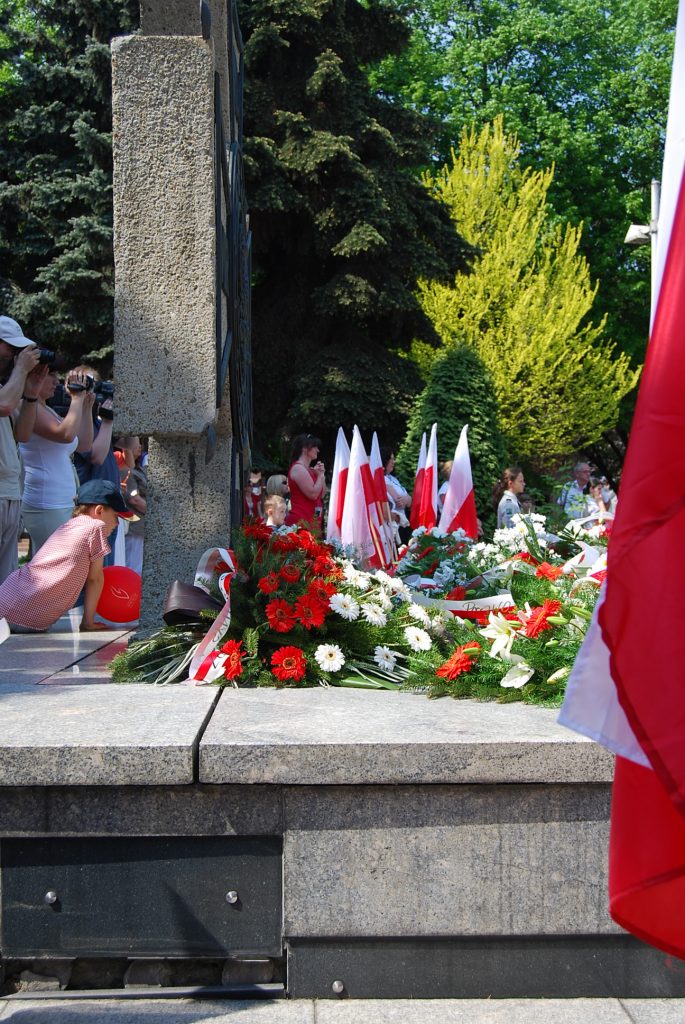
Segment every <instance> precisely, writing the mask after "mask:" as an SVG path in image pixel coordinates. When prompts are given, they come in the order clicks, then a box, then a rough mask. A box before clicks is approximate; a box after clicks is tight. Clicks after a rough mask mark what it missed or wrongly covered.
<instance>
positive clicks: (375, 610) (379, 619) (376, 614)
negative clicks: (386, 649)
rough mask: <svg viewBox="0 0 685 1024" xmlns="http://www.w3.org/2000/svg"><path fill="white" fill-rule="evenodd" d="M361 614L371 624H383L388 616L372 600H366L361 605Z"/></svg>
mask: <svg viewBox="0 0 685 1024" xmlns="http://www.w3.org/2000/svg"><path fill="white" fill-rule="evenodd" d="M362 615H363V616H364V618H365V619H366V621H367V622H369V623H370V624H371V625H372V626H385V625H386V624H387V622H388V617H387V615H386V614H385V612H384V611H383V609H382V608H381V607H380V605H377V604H374V603H373V602H372V601H366V602H365V603H364V604H363V605H362Z"/></svg>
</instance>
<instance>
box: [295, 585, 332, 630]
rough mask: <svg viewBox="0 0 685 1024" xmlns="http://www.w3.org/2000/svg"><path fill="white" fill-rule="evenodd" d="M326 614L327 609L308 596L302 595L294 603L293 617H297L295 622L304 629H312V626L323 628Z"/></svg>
mask: <svg viewBox="0 0 685 1024" xmlns="http://www.w3.org/2000/svg"><path fill="white" fill-rule="evenodd" d="M326 612H327V608H326V607H325V606H324V605H323V604H321V602H320V601H317V600H316V598H315V597H312V596H311V595H310V594H303V595H302V597H298V599H297V601H296V602H295V615H296V616H297V621H298V622H299V623H301V624H302V625H303V626H304V628H305V629H313V628H314V626H323V622H324V619H325V618H326Z"/></svg>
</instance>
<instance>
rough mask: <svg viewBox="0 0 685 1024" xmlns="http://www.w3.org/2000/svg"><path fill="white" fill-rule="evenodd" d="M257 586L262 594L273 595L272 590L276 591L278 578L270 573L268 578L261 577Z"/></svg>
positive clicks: (273, 573)
mask: <svg viewBox="0 0 685 1024" xmlns="http://www.w3.org/2000/svg"><path fill="white" fill-rule="evenodd" d="M257 586H258V587H259V589H260V590H261V592H262V593H263V594H273V592H274V590H278V586H279V584H278V576H277V575H276V573H275V572H270V573H269V574H268V576H264V577H262V579H261V580H260V581H259V583H258V584H257Z"/></svg>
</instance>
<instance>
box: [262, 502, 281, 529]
mask: <svg viewBox="0 0 685 1024" xmlns="http://www.w3.org/2000/svg"><path fill="white" fill-rule="evenodd" d="M264 512H265V513H266V525H267V526H270V527H271V529H272V530H275V529H276V528H277V527H279V526H283V523H284V522H285V516H286V505H285V498H281V496H280V494H270V495H269V497H268V498H267V499H266V500H265V502H264Z"/></svg>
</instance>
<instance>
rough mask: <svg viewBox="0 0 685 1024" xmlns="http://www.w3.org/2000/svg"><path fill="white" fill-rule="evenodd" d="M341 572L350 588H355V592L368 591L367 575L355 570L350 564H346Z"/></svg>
mask: <svg viewBox="0 0 685 1024" xmlns="http://www.w3.org/2000/svg"><path fill="white" fill-rule="evenodd" d="M343 572H344V573H345V579H346V580H347V582H348V583H349V584H350V586H351V587H354V588H355V590H368V587H369V575H368V573H365V572H361V571H360V570H359V569H357V567H356V566H354V565H353V564H352V562H347V564H346V565H345V566H344V567H343Z"/></svg>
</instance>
